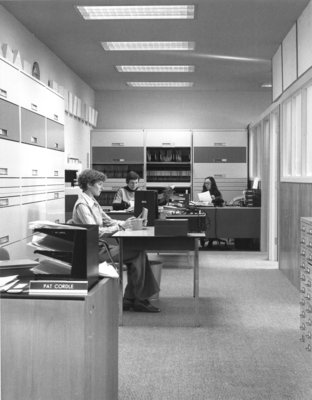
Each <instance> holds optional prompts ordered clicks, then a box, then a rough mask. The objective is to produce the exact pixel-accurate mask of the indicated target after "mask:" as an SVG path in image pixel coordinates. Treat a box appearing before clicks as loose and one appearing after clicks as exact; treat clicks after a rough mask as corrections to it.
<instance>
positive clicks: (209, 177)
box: [203, 176, 220, 194]
mask: <svg viewBox="0 0 312 400" xmlns="http://www.w3.org/2000/svg"><path fill="white" fill-rule="evenodd" d="M206 179H209V180H210V182H211V188H210V192H211V193H213V194H214V193H216V192H218V193H220V192H219V189H218V186H217V184H216V181H215V178H214V177H213V176H207V177H206V178H205V181H206ZM203 192H208V189H207V188H206V185H205V182H204V183H203Z"/></svg>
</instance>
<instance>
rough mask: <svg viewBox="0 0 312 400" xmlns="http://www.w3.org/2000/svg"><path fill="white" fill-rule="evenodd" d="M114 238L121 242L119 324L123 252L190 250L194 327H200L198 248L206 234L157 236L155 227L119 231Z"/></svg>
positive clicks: (120, 299)
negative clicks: (192, 274) (133, 250)
mask: <svg viewBox="0 0 312 400" xmlns="http://www.w3.org/2000/svg"><path fill="white" fill-rule="evenodd" d="M113 237H115V238H118V239H119V241H120V247H119V251H120V253H119V284H120V290H119V296H120V297H119V322H120V325H122V296H123V276H122V266H123V250H124V249H125V248H128V249H135V250H141V251H142V250H144V251H151V250H157V251H158V250H190V251H194V278H193V297H194V325H195V326H199V302H198V299H199V264H198V247H199V243H198V242H199V238H202V237H205V233H189V234H188V235H187V236H155V230H154V227H147V228H145V229H143V230H139V231H130V230H126V231H119V232H116V233H115V234H114V235H113Z"/></svg>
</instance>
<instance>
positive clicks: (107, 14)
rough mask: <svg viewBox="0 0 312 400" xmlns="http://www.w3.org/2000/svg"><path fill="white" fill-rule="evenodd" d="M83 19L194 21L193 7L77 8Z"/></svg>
mask: <svg viewBox="0 0 312 400" xmlns="http://www.w3.org/2000/svg"><path fill="white" fill-rule="evenodd" d="M77 9H78V11H79V12H80V14H81V15H82V17H83V18H84V19H88V20H94V19H95V20H97V19H194V12H195V6H194V5H182V6H179V5H177V6H77Z"/></svg>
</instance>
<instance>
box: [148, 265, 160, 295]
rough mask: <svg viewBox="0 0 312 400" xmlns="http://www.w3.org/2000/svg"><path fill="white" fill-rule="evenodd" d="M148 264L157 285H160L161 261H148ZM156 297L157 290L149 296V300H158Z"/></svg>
mask: <svg viewBox="0 0 312 400" xmlns="http://www.w3.org/2000/svg"><path fill="white" fill-rule="evenodd" d="M150 266H151V270H152V272H153V275H154V277H155V279H156V282H157V283H158V286H159V287H160V279H161V270H162V266H163V263H162V262H160V261H150ZM158 299H159V292H158V293H155V294H154V295H153V296H151V297H150V300H158Z"/></svg>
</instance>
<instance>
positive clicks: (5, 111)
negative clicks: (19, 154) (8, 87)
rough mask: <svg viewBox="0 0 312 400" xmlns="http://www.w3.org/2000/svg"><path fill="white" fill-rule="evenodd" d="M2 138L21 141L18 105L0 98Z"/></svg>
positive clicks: (0, 133) (0, 130)
mask: <svg viewBox="0 0 312 400" xmlns="http://www.w3.org/2000/svg"><path fill="white" fill-rule="evenodd" d="M0 115H1V120H0V122H1V124H0V138H2V139H9V140H15V141H19V140H20V129H19V108H18V106H17V105H16V104H13V103H10V102H9V101H5V100H1V98H0Z"/></svg>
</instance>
